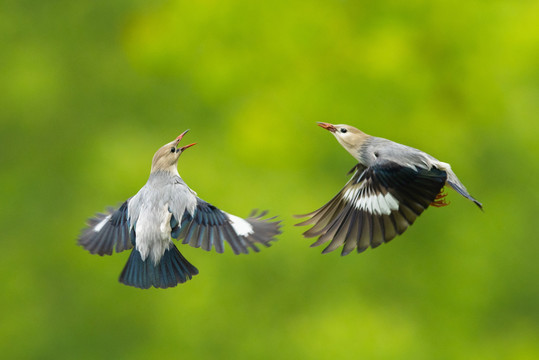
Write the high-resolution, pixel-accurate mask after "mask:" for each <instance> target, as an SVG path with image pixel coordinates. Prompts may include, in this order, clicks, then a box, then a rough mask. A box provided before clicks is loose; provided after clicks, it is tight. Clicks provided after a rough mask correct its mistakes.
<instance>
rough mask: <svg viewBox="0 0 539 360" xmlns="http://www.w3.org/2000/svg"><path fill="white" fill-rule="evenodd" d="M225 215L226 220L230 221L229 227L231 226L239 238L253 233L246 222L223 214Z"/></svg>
mask: <svg viewBox="0 0 539 360" xmlns="http://www.w3.org/2000/svg"><path fill="white" fill-rule="evenodd" d="M225 214H226V216H228V219H229V220H230V225H232V228H233V229H234V231H235V232H236V234H238V235H239V236H247V235H249V234H252V233H253V232H254V231H253V227H252V226H251V224H249V223H248V222H247V221H245V220H243V219H242V218H240V217H238V216H235V215H231V214H228V213H225Z"/></svg>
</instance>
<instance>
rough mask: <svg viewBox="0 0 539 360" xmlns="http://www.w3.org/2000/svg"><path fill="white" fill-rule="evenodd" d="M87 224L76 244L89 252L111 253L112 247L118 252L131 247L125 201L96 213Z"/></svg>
mask: <svg viewBox="0 0 539 360" xmlns="http://www.w3.org/2000/svg"><path fill="white" fill-rule="evenodd" d="M87 225H88V227H86V228H85V229H84V230H82V233H81V235H80V237H79V240H78V244H79V245H81V246H82V247H83V248H85V249H86V250H88V251H89V252H90V253H91V254H98V255H112V251H113V249H114V248H116V252H120V251H124V250H129V249H131V248H132V247H133V245H132V243H131V239H130V236H129V223H128V219H127V201H126V202H124V203H123V204H122V206H120V208H119V209H118V210H114V209H112V208H109V209H107V213H105V214H101V213H99V214H96V216H95V217H94V218H91V219H89V220H88V223H87Z"/></svg>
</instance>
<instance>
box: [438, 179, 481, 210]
mask: <svg viewBox="0 0 539 360" xmlns="http://www.w3.org/2000/svg"><path fill="white" fill-rule="evenodd" d="M447 183H448V184H449V186H451V187H452V188H453V189H454V190H455V191H456V192H458V193H459V194H460V195H462V196H464V197H465V198H466V199H468V200H471V201H473V202H474V203H475V205H477V206H478V207H479V208H480V209H481V210H483V204H481V203H480V202H479V201H477V200H476V199H474V197H473V196H471V195H470V194H468V192H467V191H466V190H465V189H463V188H461V187H460V186H459V185H458V184H456V183H454V182H453V181H449V180H448V181H447Z"/></svg>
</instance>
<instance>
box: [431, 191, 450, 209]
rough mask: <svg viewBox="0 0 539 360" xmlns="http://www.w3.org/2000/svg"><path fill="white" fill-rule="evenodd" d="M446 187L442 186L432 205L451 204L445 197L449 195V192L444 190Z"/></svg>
mask: <svg viewBox="0 0 539 360" xmlns="http://www.w3.org/2000/svg"><path fill="white" fill-rule="evenodd" d="M444 190H445V188H442V190H440V192H439V193H438V195H436V197H435V198H434V201H433V202H431V203H430V206H434V207H442V206H447V205H449V204H450V202H447V201H446V199H445V197H446V196H447V193H445V192H444Z"/></svg>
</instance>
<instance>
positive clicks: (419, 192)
mask: <svg viewBox="0 0 539 360" xmlns="http://www.w3.org/2000/svg"><path fill="white" fill-rule="evenodd" d="M353 170H355V173H354V175H353V177H352V178H351V179H350V181H349V182H348V183H347V184H346V185H345V186H344V188H343V189H342V190H341V191H340V192H339V193H338V194H337V195H336V196H335V197H334V198H333V199H331V200H330V201H329V202H328V203H327V204H325V205H324V206H322V207H321V208H320V209H318V210H316V211H314V212H312V213H310V214H306V215H301V216H298V217H309V219H307V220H305V221H303V222H301V223H299V224H297V226H302V225H312V227H311V228H310V229H309V230H307V231H306V232H305V233H304V234H303V235H304V236H305V237H307V238H311V237H318V240H317V241H316V242H315V243H313V244H312V245H311V246H319V245H322V244H325V243H327V242H329V245H328V246H327V247H326V248H325V249H324V250H323V252H322V253H328V252H330V251H333V250H335V249H337V248H338V247H340V246H343V249H342V253H341V255H347V254H349V253H350V252H352V251H353V250H354V249H356V250H357V252H362V251H364V250H366V249H367V248H368V247H372V248H375V247H378V246H379V245H381V244H382V243H384V242H388V241H390V240H392V239H393V238H395V237H396V236H397V235H400V234H402V233H403V232H404V231H405V230H406V229H407V228H408V226H410V225H412V224H413V223H414V221H415V220H416V219H417V217H418V216H419V215H421V213H422V212H423V211H424V210H425V209H427V208H428V207H429V205H433V206H445V205H447V203H446V202H445V199H444V198H445V194H443V187H444V184H445V182H446V178H447V174H446V172H445V171H443V170H440V169H437V168H435V167H433V168H431V169H424V168H416V169H413V168H410V167H404V166H400V165H398V164H396V163H394V162H389V161H385V162H380V163H379V164H376V165H373V166H370V167H368V168H366V167H364V166H362V165H359V164H358V165H357V166H356V167H355V168H354V169H353Z"/></svg>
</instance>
